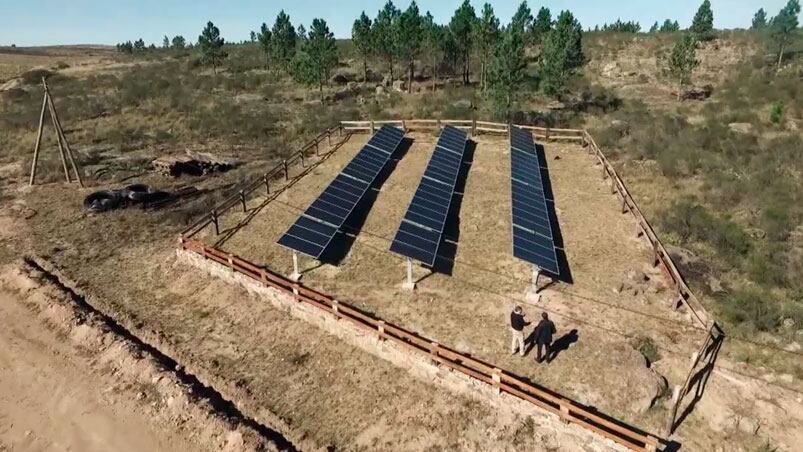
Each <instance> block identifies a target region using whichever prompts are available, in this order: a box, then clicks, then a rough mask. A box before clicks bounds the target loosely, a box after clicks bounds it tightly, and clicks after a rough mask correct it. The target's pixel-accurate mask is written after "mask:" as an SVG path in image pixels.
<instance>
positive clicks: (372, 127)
mask: <svg viewBox="0 0 803 452" xmlns="http://www.w3.org/2000/svg"><path fill="white" fill-rule="evenodd" d="M374 129H375V127H374V120H373V119H372V120H371V135H373V134H374Z"/></svg>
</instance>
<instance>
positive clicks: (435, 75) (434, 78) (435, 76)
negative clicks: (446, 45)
mask: <svg viewBox="0 0 803 452" xmlns="http://www.w3.org/2000/svg"><path fill="white" fill-rule="evenodd" d="M436 64H437V61H435V59H434V58H433V59H432V92H433V93H434V92H435V82H436V81H437V79H438V66H436Z"/></svg>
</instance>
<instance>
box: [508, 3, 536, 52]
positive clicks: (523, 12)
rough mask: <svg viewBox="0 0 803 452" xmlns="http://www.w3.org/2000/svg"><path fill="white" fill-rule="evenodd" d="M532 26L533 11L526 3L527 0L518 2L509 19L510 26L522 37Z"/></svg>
mask: <svg viewBox="0 0 803 452" xmlns="http://www.w3.org/2000/svg"><path fill="white" fill-rule="evenodd" d="M532 26H533V13H532V11H531V10H530V7H529V6H528V5H527V0H524V1H522V2H521V4H519V7H518V9H516V12H515V14H513V18H512V19H510V27H511V28H512V29H513V30H514V31H515V32H517V33H520V34H521V35H522V37H524V36H526V35H528V34H529V33H530V31H531V29H532ZM525 44H526V43H525Z"/></svg>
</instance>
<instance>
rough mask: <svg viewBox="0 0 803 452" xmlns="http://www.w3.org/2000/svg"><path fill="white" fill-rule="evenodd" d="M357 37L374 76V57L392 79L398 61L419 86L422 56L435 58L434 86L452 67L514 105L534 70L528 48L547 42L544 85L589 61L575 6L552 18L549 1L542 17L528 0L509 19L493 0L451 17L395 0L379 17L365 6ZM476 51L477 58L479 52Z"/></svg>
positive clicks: (503, 105)
mask: <svg viewBox="0 0 803 452" xmlns="http://www.w3.org/2000/svg"><path fill="white" fill-rule="evenodd" d="M351 37H352V41H353V43H354V46H355V48H356V49H357V51H358V53H359V56H360V58H361V60H362V68H363V78H364V79H366V80H367V79H368V66H369V62H370V63H372V65H380V66H383V67H384V68H385V69H386V70H387V76H386V77H385V80H386V81H387V82H389V83H392V81H393V80H394V78H395V76H396V74H395V73H394V69H395V67H396V66H397V65H401V66H402V67H403V68H404V71H405V73H406V78H407V80H408V82H407V89H408V90H409V89H411V86H412V80H413V77H414V74H415V70H416V66H415V65H416V63H417V62H420V63H421V64H423V65H425V66H427V69H428V70H429V72H430V73H429V74H428V75H429V77H430V80H431V82H432V89H435V83H436V79H438V78H439V77H440V75H441V71H443V70H447V71H451V72H452V73H453V74H454V75H455V76H458V77H459V79H460V81H461V82H462V83H463V84H466V85H467V84H470V83H472V68H474V67H476V68H478V73H477V74H475V77H474V79H475V80H473V81H476V82H477V85H478V87H479V88H480V90H481V91H483V92H485V93H487V94H489V96H490V97H491V98H492V99H494V100H495V103H496V105H497V107H498V108H499V109H500V111H508V110H509V108H510V106H511V105H512V103H513V101H514V97H515V95H516V93H517V92H518V91H519V90H520V89H521V86H522V83H523V81H524V79H525V78H526V76H527V72H526V69H527V66H528V60H527V57H526V53H525V48H526V47H527V46H530V45H534V44H540V45H542V51H541V53H540V57H539V61H538V62H537V67H538V71H537V75H538V79H539V80H540V83H541V86H542V88H543V89H544V91H546V92H549V93H556V92H558V91H560V89H561V88H562V87H563V86H564V85H565V83H566V81H567V80H568V78H569V76H570V75H571V74H572V73H573V72H574V71H575V70H576V69H577V68H578V67H580V66H582V65H583V64H584V62H585V58H584V56H583V51H582V27H581V25H580V23H579V22H578V21H577V19H575V18H574V16H573V15H572V14H571V13H570V12H569V11H563V12H562V13H561V14H560V15H559V16H558V18H557V20H554V21H553V19H552V14H551V12H550V10H549V9H547V8H541V9H540V10H539V11H538V13H537V14H536V16H535V17H533V15H532V11H531V10H530V8H529V6H528V5H527V2H526V1H524V2H522V3H521V4H520V5H519V7H518V9H517V10H516V13H515V14H514V15H513V18H512V19H511V21H510V23H509V24H507V25H505V26H503V25H502V24H501V22H500V20H499V18H498V17H496V15H495V13H494V9H493V7H492V6H491V5H490V4H489V3H485V4H484V5H483V6H482V9H481V10H480V11H479V14H478V13H477V11H475V9H474V7H473V6H472V5H471V3H469V2H468V1H467V0H465V1H464V2H463V3H462V4H461V5H460V6H459V7H458V8H457V10H456V11H455V12H454V14H453V15H452V17H451V19H450V20H449V22H448V24H443V25H441V24H438V23H436V22H435V20H434V18H433V17H432V14H431V13H430V12H428V11H427V12H426V13H423V14H422V13H421V12H420V10H419V8H418V5H417V4H416V3H415V1H413V2H412V3H411V4H410V6H409V7H408V8H407V9H406V10H404V11H402V10H400V9H398V8H397V7H396V6H395V5H394V4H393V2H392V1H391V0H388V2H387V3H386V4H385V5H384V7H383V8H382V9H381V10H379V12H378V13H377V15H376V17H375V18H374V19H371V18H370V17H369V16H368V15H367V14H366V13H365V12H363V13H362V14H361V15H360V17H358V18H357V19H356V20H355V21H354V24H353V26H352V34H351ZM475 59H476V60H475Z"/></svg>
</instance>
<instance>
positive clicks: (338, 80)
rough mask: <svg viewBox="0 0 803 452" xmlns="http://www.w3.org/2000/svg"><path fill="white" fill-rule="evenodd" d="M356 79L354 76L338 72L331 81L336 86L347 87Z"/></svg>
mask: <svg viewBox="0 0 803 452" xmlns="http://www.w3.org/2000/svg"><path fill="white" fill-rule="evenodd" d="M355 78H356V77H355V76H354V74H351V73H347V72H340V71H338V72H337V73H336V74H335V75H333V76H332V78H330V79H329V80H330V81H331V82H332V83H334V84H336V85H345V84H346V83H348V82H352V81H354V79H355Z"/></svg>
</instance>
